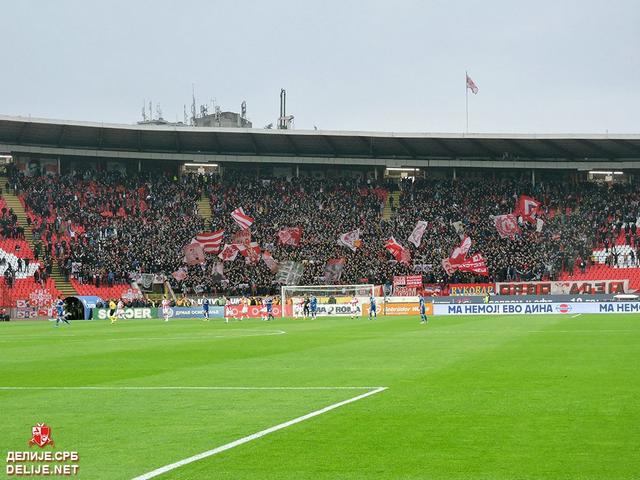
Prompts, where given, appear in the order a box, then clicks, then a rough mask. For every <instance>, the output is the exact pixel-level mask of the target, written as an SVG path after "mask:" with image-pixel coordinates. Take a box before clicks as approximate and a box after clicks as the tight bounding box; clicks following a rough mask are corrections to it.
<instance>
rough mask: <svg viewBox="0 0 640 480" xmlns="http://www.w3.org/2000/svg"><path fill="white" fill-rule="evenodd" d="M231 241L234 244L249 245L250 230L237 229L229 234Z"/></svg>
mask: <svg viewBox="0 0 640 480" xmlns="http://www.w3.org/2000/svg"><path fill="white" fill-rule="evenodd" d="M231 243H233V244H234V245H249V244H250V243H251V230H249V229H248V228H247V229H246V230H239V231H237V232H236V233H234V234H233V235H231Z"/></svg>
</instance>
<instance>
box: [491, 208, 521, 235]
mask: <svg viewBox="0 0 640 480" xmlns="http://www.w3.org/2000/svg"><path fill="white" fill-rule="evenodd" d="M493 224H494V225H495V227H496V230H497V231H498V234H499V235H500V237H502V238H511V239H513V238H514V237H515V236H516V235H518V234H519V233H520V232H521V230H520V227H519V226H518V219H517V218H516V216H515V215H514V214H513V213H508V214H506V215H496V216H495V217H493Z"/></svg>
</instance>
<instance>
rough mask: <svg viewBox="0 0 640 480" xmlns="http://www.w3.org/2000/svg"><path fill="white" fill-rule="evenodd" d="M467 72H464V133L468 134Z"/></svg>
mask: <svg viewBox="0 0 640 480" xmlns="http://www.w3.org/2000/svg"><path fill="white" fill-rule="evenodd" d="M467 77H468V74H467V71H466V70H465V71H464V110H465V116H466V119H467V128H466V130H465V132H466V133H469V86H468V85H467Z"/></svg>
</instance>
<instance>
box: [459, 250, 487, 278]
mask: <svg viewBox="0 0 640 480" xmlns="http://www.w3.org/2000/svg"><path fill="white" fill-rule="evenodd" d="M455 266H456V267H457V269H458V270H460V271H461V272H472V273H477V274H478V275H482V276H483V277H487V276H489V269H488V268H487V262H486V261H485V259H484V257H483V256H482V254H481V253H476V254H475V255H472V256H471V257H469V258H467V259H465V260H464V262H463V263H460V264H458V265H455Z"/></svg>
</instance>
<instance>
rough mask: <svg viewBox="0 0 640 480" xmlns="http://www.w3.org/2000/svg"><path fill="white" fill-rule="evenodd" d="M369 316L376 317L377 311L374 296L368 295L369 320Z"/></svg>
mask: <svg viewBox="0 0 640 480" xmlns="http://www.w3.org/2000/svg"><path fill="white" fill-rule="evenodd" d="M371 318H378V312H377V310H376V297H369V320H371Z"/></svg>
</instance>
